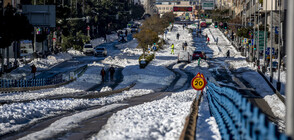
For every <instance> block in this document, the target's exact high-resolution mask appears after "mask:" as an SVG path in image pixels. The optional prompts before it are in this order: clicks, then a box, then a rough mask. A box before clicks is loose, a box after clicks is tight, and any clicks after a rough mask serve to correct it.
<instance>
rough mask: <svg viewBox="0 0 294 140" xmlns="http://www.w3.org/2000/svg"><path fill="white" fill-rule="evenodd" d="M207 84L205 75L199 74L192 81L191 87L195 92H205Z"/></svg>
mask: <svg viewBox="0 0 294 140" xmlns="http://www.w3.org/2000/svg"><path fill="white" fill-rule="evenodd" d="M206 83H207V82H206V80H205V77H204V75H203V74H200V73H198V74H197V75H196V76H195V77H194V78H193V79H192V81H191V85H192V87H193V88H194V89H195V90H203V89H204V87H205V86H206Z"/></svg>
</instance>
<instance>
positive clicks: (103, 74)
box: [100, 68, 106, 82]
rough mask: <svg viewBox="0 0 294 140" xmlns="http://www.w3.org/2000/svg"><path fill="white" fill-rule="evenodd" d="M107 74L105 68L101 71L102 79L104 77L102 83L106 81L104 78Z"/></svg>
mask: <svg viewBox="0 0 294 140" xmlns="http://www.w3.org/2000/svg"><path fill="white" fill-rule="evenodd" d="M105 73H106V72H105V70H104V68H102V69H101V71H100V75H101V77H102V82H104V79H105V78H104V77H105Z"/></svg>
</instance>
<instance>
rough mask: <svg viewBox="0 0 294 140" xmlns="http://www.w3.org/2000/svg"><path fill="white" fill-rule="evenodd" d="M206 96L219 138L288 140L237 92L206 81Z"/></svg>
mask: <svg viewBox="0 0 294 140" xmlns="http://www.w3.org/2000/svg"><path fill="white" fill-rule="evenodd" d="M206 93H207V98H208V102H209V108H210V111H211V114H212V115H213V116H214V117H215V119H216V122H217V124H218V127H219V130H220V133H221V135H222V139H225V140H227V139H236V140H239V139H246V140H259V139H271V140H278V139H283V140H286V139H290V138H289V137H287V136H286V135H285V134H284V133H281V132H279V131H278V128H277V126H276V125H274V124H273V123H272V122H270V121H269V120H268V119H267V118H266V117H265V115H264V114H263V113H262V112H261V111H260V110H259V108H257V107H254V106H253V105H251V103H250V102H248V101H247V99H246V98H244V97H242V95H241V94H240V93H238V92H237V91H235V90H232V89H230V88H226V87H217V86H216V85H214V84H213V83H211V82H209V81H208V84H207V87H206Z"/></svg>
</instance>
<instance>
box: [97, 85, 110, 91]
mask: <svg viewBox="0 0 294 140" xmlns="http://www.w3.org/2000/svg"><path fill="white" fill-rule="evenodd" d="M106 91H112V88H111V87H108V86H106V87H103V88H102V89H101V90H100V92H106Z"/></svg>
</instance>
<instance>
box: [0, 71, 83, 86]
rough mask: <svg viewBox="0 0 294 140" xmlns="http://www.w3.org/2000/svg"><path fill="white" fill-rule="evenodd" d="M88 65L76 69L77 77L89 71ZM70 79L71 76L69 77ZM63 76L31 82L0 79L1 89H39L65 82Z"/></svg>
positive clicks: (32, 80) (30, 80) (31, 80)
mask: <svg viewBox="0 0 294 140" xmlns="http://www.w3.org/2000/svg"><path fill="white" fill-rule="evenodd" d="M87 67H88V66H87V65H85V66H83V67H80V68H78V69H76V70H75V71H73V72H74V75H76V76H75V77H80V76H81V75H82V74H83V73H84V72H85V71H86V69H87ZM67 77H69V76H67ZM65 81H66V79H64V78H63V76H62V75H61V74H59V75H56V76H55V77H52V78H41V79H29V80H6V79H0V88H12V87H37V86H47V85H55V84H59V83H63V82H65Z"/></svg>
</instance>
